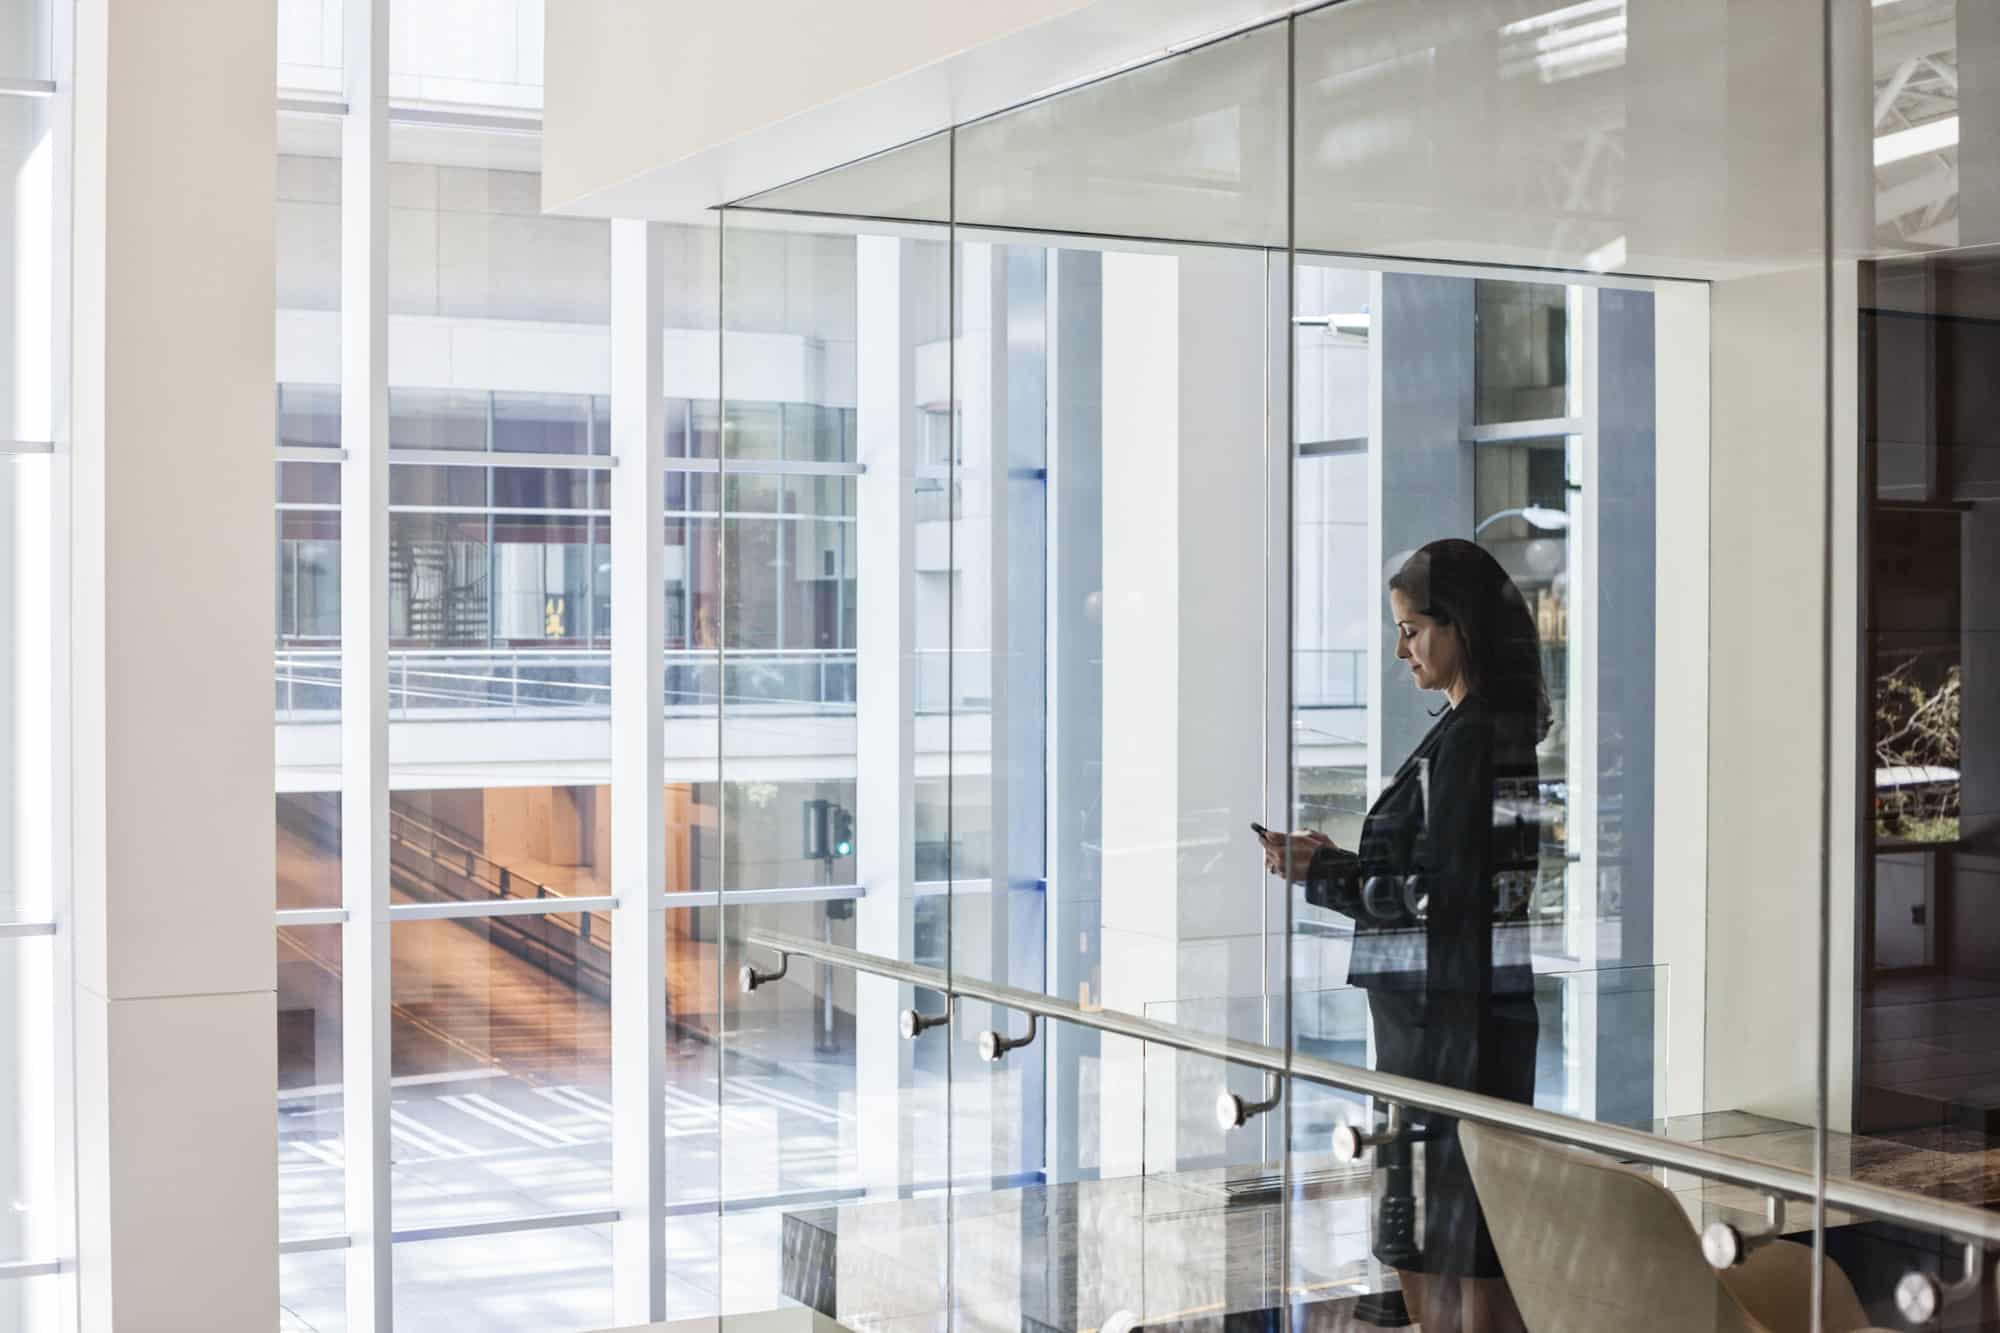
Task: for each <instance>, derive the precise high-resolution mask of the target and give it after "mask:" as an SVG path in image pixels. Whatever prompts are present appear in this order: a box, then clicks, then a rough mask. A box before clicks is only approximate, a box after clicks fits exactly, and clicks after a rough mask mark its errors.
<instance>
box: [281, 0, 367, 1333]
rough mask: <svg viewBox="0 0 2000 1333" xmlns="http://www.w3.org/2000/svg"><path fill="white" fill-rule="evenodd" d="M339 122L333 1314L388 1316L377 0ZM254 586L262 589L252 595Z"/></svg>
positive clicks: (350, 61)
mask: <svg viewBox="0 0 2000 1333" xmlns="http://www.w3.org/2000/svg"><path fill="white" fill-rule="evenodd" d="M344 22H345V24H346V78H347V116H346V118H345V120H344V121H343V122H342V137H341V204H340V210H341V216H340V260H341V268H340V283H341V293H340V296H341V321H340V374H341V386H340V420H341V444H342V445H343V446H344V447H345V449H346V451H347V461H346V463H345V464H344V465H343V466H342V468H341V476H340V508H341V531H340V536H341V542H340V629H341V639H340V671H341V683H342V689H341V700H340V760H341V766H340V844H341V845H340V857H341V860H340V883H341V901H342V903H343V904H344V905H345V906H346V908H347V923H346V925H345V926H344V927H343V928H342V931H341V971H342V987H341V1020H342V1038H341V1040H342V1051H341V1073H342V1081H343V1084H344V1087H345V1096H344V1097H343V1099H342V1122H343V1123H342V1137H343V1140H344V1144H343V1147H344V1155H345V1158H346V1163H347V1165H346V1175H347V1230H348V1234H349V1235H350V1237H351V1238H352V1239H351V1241H350V1244H349V1248H348V1251H347V1325H348V1327H349V1328H350V1329H351V1330H353V1331H354V1333H386V1331H387V1330H388V1329H390V1328H391V1327H393V1326H394V1296H393V1292H392V1289H391V1288H392V1281H393V1273H394V1268H395V1265H394V1263H393V1259H392V1255H391V1248H390V1247H391V1238H390V1197H389V1147H390V1145H389V1043H390V1031H389V994H390V978H389V968H390V956H391V943H390V941H391V931H390V926H389V605H388V596H389V592H388V589H389V387H388V385H389V187H388V171H389V168H388V158H389V0H347V8H346V10H345V11H344ZM266 600H268V598H267V599H266Z"/></svg>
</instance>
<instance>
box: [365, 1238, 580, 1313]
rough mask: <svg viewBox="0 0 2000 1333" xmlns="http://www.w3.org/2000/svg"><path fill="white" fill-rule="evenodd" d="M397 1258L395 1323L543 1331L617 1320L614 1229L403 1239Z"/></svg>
mask: <svg viewBox="0 0 2000 1333" xmlns="http://www.w3.org/2000/svg"><path fill="white" fill-rule="evenodd" d="M395 1263H396V1278H395V1283H396V1323H397V1326H398V1327H402V1328H450V1327H453V1326H454V1325H459V1326H464V1327H470V1328H480V1329H493V1330H495V1331H496V1333H531V1331H532V1333H544V1331H545V1330H549V1329H586V1328H604V1327H607V1326H609V1325H610V1324H611V1323H612V1322H613V1320H612V1299H611V1229H610V1228H609V1227H567V1228H562V1229H559V1230H552V1231H529V1232H519V1233H516V1234H513V1235H502V1236H473V1237H466V1238H459V1239H452V1240H426V1241H411V1242H405V1243H403V1244H399V1245H397V1246H396V1255H395Z"/></svg>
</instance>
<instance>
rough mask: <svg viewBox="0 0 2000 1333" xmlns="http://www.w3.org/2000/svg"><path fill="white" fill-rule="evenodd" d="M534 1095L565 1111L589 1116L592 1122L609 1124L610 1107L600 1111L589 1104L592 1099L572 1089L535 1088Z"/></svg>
mask: <svg viewBox="0 0 2000 1333" xmlns="http://www.w3.org/2000/svg"><path fill="white" fill-rule="evenodd" d="M535 1095H536V1096H538V1097H540V1098H542V1099H543V1100H545V1101H550V1102H554V1103H555V1104H556V1105H557V1106H560V1107H562V1108H563V1109H564V1110H566V1111H571V1112H574V1113H576V1114H578V1115H586V1116H589V1117H590V1118H591V1119H592V1120H596V1121H600V1122H602V1123H604V1124H607V1125H608V1124H610V1123H611V1108H610V1107H608V1106H606V1107H604V1108H603V1109H601V1110H600V1109H599V1108H598V1107H596V1106H593V1105H591V1102H592V1101H594V1100H595V1099H594V1098H586V1097H585V1096H584V1095H583V1094H582V1093H580V1092H578V1091H577V1090H576V1089H574V1088H536V1089H535Z"/></svg>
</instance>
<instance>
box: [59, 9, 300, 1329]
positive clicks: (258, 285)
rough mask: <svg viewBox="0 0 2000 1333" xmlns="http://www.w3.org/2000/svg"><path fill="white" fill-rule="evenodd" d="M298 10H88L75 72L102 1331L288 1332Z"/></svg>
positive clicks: (86, 1047) (76, 569) (82, 914)
mask: <svg viewBox="0 0 2000 1333" xmlns="http://www.w3.org/2000/svg"><path fill="white" fill-rule="evenodd" d="M275 17H276V16H275V11H274V10H273V7H272V6H271V5H270V4H269V3H268V0H214V2H213V3H208V4H202V5H162V4H159V3H157V0H78V2H77V3H76V4H75V6H74V14H73V21H74V25H75V26H74V30H73V32H74V48H73V61H72V63H71V67H70V68H69V69H68V70H65V71H63V72H62V73H61V74H60V77H62V78H65V79H71V80H73V82H72V93H73V96H72V99H71V102H72V107H73V110H74V116H75V120H74V141H73V154H72V156H71V162H70V164H69V165H70V170H69V175H68V179H69V181H70V182H71V188H72V189H73V195H72V200H73V205H74V209H73V227H72V231H71V239H72V246H73V255H74V267H73V269H72V271H71V275H70V282H69V291H70V294H71V298H72V299H73V301H74V319H73V321H71V324H70V328H71V331H72V342H71V347H70V358H71V368H72V381H71V382H72V385H73V397H72V403H71V407H72V412H71V429H70V430H69V431H68V432H67V435H68V446H67V449H68V459H67V465H68V469H69V476H70V480H71V490H70V531H69V536H70V550H69V560H68V565H69V574H70V578H69V583H68V590H69V595H70V597H71V598H72V603H71V605H72V617H71V625H70V663H69V665H70V672H69V680H68V682H67V685H68V689H69V696H68V700H67V714H68V716H67V718H66V719H65V721H66V723H67V731H68V733H69V737H70V745H71V751H70V762H71V766H70V772H69V798H70V801H71V807H70V811H71V821H70V830H69V833H70V840H69V849H68V856H69V860H70V864H71V866H72V868H73V877H74V891H75V917H74V923H73V924H74V937H73V945H74V953H75V966H76V976H75V981H76V985H75V989H74V992H73V995H74V1001H75V1024H76V1029H75V1030H76V1039H77V1069H76V1077H77V1100H76V1109H77V1124H76V1147H77V1176H78V1179H77V1201H78V1218H79V1225H78V1240H77V1252H76V1256H75V1268H76V1275H77V1285H78V1299H79V1311H78V1313H79V1316H80V1324H81V1327H83V1328H84V1329H88V1330H100V1329H102V1330H108V1329H114V1328H115V1329H120V1330H125V1329H131V1330H145V1329H179V1328H214V1329H268V1328H273V1327H275V1326H276V1324H277V1320H278V1302H277V1258H278V1236H277V1210H276V1208H275V1207H274V1206H273V1202H272V1201H273V1199H274V1197H275V1195H276V1191H277V1143H276V1124H275V1121H274V1118H273V1116H272V1113H271V1095H272V1089H273V1088H274V1087H275V1086H276V1079H277V1068H276V1044H277V1038H276V1023H275V1000H274V988H275V980H274V979H275V951H274V949H273V947H272V935H271V895H272V885H273V883H274V877H275V871H274V853H275V841H276V838H275V829H274V826H273V817H274V804H273V800H272V755H271V716H270V704H269V698H270V694H269V691H270V688H271V685H270V681H271V675H270V672H271V659H270V652H271V584H270V568H271V564H270V562H271V504H272V469H271V468H270V467H269V466H268V465H259V463H258V461H257V460H256V458H255V456H254V454H253V453H247V452H246V450H245V443H246V441H254V440H258V439H263V438H267V437H268V432H269V431H270V422H271V400H272V383H273V381H272V374H273V367H274V364H275V356H274V352H273V341H274V331H273V328H272V322H271V310H272V308H273V303H274V301H275V292H276V281H275V260H274V246H273V235H272V229H271V216H272V209H273V208H274V206H275V203H274V195H273V190H274V182H273V177H272V163H273V160H274V158H275V155H276V152H277V144H276V111H275V105H274V103H275V92H274V90H273V88H272V83H271V76H270V68H271V66H270V62H271V51H272V49H273V44H274V43H275V41H276V36H277V35H276V31H275V26H274V25H275ZM190 70H199V71H200V72H201V73H200V77H198V78H192V79H191V78H190V77H189V71H190ZM190 145H197V146H198V150H197V151H190V147H189V146H190ZM58 438H60V436H59V437H58ZM187 644H199V645H200V650H199V651H198V652H177V651H171V650H163V646H165V645H187ZM191 761H192V762H194V763H196V764H198V765H199V768H200V771H201V774H202V778H201V780H200V781H196V782H190V781H174V780H173V779H172V777H171V776H170V775H172V774H174V773H176V772H183V771H185V770H186V768H187V766H188V765H189V763H190V762H191ZM223 1255H226V1256H227V1265H226V1266H227V1277H226V1280H218V1278H217V1275H218V1267H217V1257H218V1256H223Z"/></svg>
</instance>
